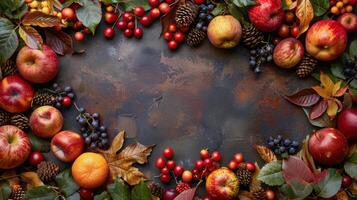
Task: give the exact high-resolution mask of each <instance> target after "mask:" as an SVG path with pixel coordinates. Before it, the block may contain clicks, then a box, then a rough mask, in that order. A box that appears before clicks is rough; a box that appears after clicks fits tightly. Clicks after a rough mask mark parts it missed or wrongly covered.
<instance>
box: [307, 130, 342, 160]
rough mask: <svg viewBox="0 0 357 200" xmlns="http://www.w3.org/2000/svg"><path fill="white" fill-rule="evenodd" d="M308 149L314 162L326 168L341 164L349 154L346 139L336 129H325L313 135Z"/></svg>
mask: <svg viewBox="0 0 357 200" xmlns="http://www.w3.org/2000/svg"><path fill="white" fill-rule="evenodd" d="M308 147H309V152H310V153H311V155H312V157H313V158H314V160H315V161H317V162H318V163H320V164H322V165H326V166H331V165H336V164H339V163H341V162H342V161H343V159H344V158H345V156H346V155H347V153H348V142H347V139H346V137H345V136H344V135H343V134H342V133H341V132H340V131H339V130H337V129H335V128H323V129H320V130H318V131H316V132H315V133H313V134H312V135H311V137H310V139H309V144H308Z"/></svg>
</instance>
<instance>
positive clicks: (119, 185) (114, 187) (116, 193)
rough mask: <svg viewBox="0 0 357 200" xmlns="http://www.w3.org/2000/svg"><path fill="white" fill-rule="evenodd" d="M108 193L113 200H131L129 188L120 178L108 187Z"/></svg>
mask: <svg viewBox="0 0 357 200" xmlns="http://www.w3.org/2000/svg"><path fill="white" fill-rule="evenodd" d="M108 191H109V193H110V195H111V197H112V199H113V200H127V199H130V190H129V186H128V185H127V184H125V182H124V181H123V180H122V179H120V178H117V179H116V180H115V182H114V183H113V184H110V185H108Z"/></svg>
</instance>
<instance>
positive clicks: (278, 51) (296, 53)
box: [273, 38, 304, 68]
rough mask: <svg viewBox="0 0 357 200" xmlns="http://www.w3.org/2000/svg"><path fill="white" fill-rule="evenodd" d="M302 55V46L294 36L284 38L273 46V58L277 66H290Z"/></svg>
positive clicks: (295, 63)
mask: <svg viewBox="0 0 357 200" xmlns="http://www.w3.org/2000/svg"><path fill="white" fill-rule="evenodd" d="M303 57H304V46H303V44H302V43H301V42H300V41H299V40H297V39H295V38H286V39H284V40H282V41H281V42H279V44H278V45H277V46H276V47H275V49H274V53H273V58H274V62H275V64H276V65H277V66H279V67H281V68H291V67H294V66H296V65H297V64H299V62H300V61H301V59H302V58H303Z"/></svg>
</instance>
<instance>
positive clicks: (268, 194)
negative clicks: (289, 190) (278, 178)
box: [265, 189, 275, 200]
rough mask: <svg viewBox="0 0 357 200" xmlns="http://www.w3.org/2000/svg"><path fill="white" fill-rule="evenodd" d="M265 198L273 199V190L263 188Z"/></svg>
mask: <svg viewBox="0 0 357 200" xmlns="http://www.w3.org/2000/svg"><path fill="white" fill-rule="evenodd" d="M265 198H266V199H267V200H274V199H275V193H274V191H273V190H270V189H267V190H265Z"/></svg>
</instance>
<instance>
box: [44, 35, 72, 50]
mask: <svg viewBox="0 0 357 200" xmlns="http://www.w3.org/2000/svg"><path fill="white" fill-rule="evenodd" d="M45 35H46V44H47V45H49V46H50V47H51V49H53V51H55V52H56V53H57V54H60V55H65V54H72V53H73V52H74V51H73V41H72V37H71V36H70V35H68V34H67V33H65V32H63V31H59V32H58V31H50V30H46V31H45Z"/></svg>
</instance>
